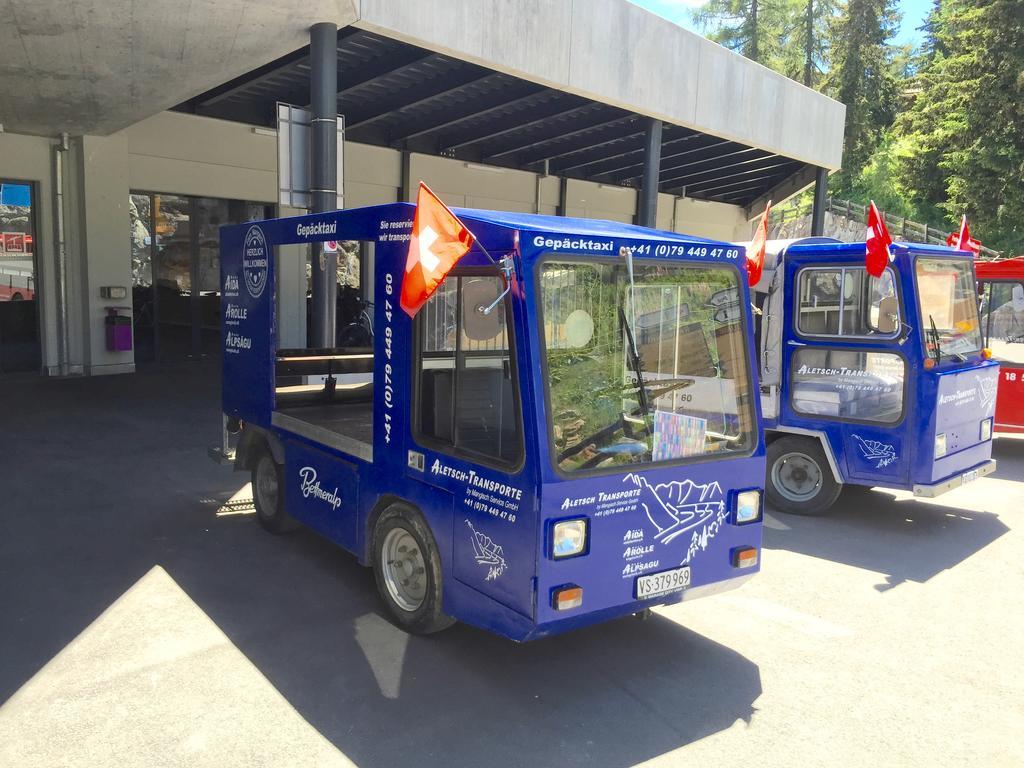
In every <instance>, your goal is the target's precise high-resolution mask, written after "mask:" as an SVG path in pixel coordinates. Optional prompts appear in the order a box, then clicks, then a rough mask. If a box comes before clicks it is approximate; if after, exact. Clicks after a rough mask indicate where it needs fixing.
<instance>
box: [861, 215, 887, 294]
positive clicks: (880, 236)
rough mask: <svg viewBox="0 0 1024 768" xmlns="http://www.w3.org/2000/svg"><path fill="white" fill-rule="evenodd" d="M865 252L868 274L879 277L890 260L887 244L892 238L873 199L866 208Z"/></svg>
mask: <svg viewBox="0 0 1024 768" xmlns="http://www.w3.org/2000/svg"><path fill="white" fill-rule="evenodd" d="M866 245H867V253H866V254H865V255H864V264H865V266H866V267H867V269H868V274H869V275H871V276H872V277H881V276H882V273H883V272H884V271H885V268H886V266H887V265H888V264H889V262H890V261H891V260H892V254H891V253H889V246H890V245H892V238H891V237H889V230H888V229H887V228H886V226H885V219H883V218H882V214H880V213H879V212H878V208H876V207H875V201H874V200H872V201H871V207H870V208H869V209H868V234H867V243H866Z"/></svg>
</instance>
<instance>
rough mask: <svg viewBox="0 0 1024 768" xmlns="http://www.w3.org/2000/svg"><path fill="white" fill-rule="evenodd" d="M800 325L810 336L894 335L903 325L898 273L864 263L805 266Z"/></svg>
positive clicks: (802, 277)
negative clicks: (877, 273) (873, 271)
mask: <svg viewBox="0 0 1024 768" xmlns="http://www.w3.org/2000/svg"><path fill="white" fill-rule="evenodd" d="M799 281H800V287H799V297H800V303H799V310H798V317H797V327H798V328H799V330H800V332H801V333H803V334H804V335H807V336H855V337H870V336H894V335H896V334H897V333H898V332H899V329H900V307H899V296H898V294H897V292H896V275H895V273H894V272H893V271H892V270H891V269H889V268H886V270H885V272H883V273H882V276H881V277H879V278H875V277H872V276H871V275H869V274H868V272H867V270H866V269H865V268H864V267H838V268H835V269H804V270H801V271H800V274H799Z"/></svg>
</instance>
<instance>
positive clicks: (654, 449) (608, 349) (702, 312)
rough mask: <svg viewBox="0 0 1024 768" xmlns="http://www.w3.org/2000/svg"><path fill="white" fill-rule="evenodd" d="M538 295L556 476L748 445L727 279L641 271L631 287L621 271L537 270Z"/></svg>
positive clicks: (668, 269)
mask: <svg viewBox="0 0 1024 768" xmlns="http://www.w3.org/2000/svg"><path fill="white" fill-rule="evenodd" d="M540 285H541V305H542V306H541V310H542V318H543V327H544V333H545V344H546V347H547V367H548V371H547V378H548V382H549V383H548V398H549V411H550V414H551V418H552V425H551V430H552V435H553V437H554V450H555V454H556V455H555V462H556V464H557V465H558V466H559V468H560V469H562V470H563V471H566V472H575V471H581V470H588V469H597V468H602V467H609V466H617V465H639V464H646V463H651V462H657V461H668V460H676V459H681V458H684V457H688V456H700V455H706V454H710V453H718V452H723V453H724V452H742V451H747V450H749V449H750V448H751V447H752V446H753V444H754V441H755V440H756V430H755V426H754V415H753V411H752V400H751V397H750V384H749V381H750V379H749V371H748V368H747V357H746V343H745V333H746V326H745V322H744V318H745V312H744V311H743V308H742V306H741V302H740V295H741V292H740V287H739V284H738V282H737V278H736V275H735V273H733V271H732V270H727V269H721V268H705V267H698V266H693V265H657V266H655V265H647V264H639V265H634V280H633V284H632V285H630V283H629V280H628V277H627V275H626V270H625V268H624V267H623V266H622V265H618V264H605V263H598V264H593V263H587V264H583V263H573V262H547V263H545V264H544V265H543V266H542V268H541V279H540ZM631 335H632V338H633V340H635V342H636V352H637V354H636V357H634V355H633V351H632V344H631V341H630V336H631ZM641 378H642V380H643V389H642V390H641V388H640V387H639V386H638V381H639V380H640V379H641Z"/></svg>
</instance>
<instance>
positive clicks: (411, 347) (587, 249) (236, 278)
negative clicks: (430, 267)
mask: <svg viewBox="0 0 1024 768" xmlns="http://www.w3.org/2000/svg"><path fill="white" fill-rule="evenodd" d="M414 212H415V207H414V206H412V205H409V204H405V203H395V204H390V205H383V206H375V207H369V208H361V209H354V210H344V211H336V212H332V213H326V214H318V215H310V216H302V217H297V218H286V219H276V220H269V221H261V222H252V223H249V224H244V225H240V226H234V227H225V228H224V229H222V231H221V262H220V263H221V269H222V283H223V321H224V327H223V342H224V376H223V387H224V389H223V410H224V413H225V418H226V422H227V424H228V425H229V427H230V428H231V429H232V430H236V431H237V430H240V434H239V435H238V438H237V440H238V444H237V451H236V456H235V465H236V468H238V469H243V470H246V471H249V472H251V473H252V479H253V495H254V499H255V504H256V508H257V516H258V518H259V519H260V521H261V522H262V523H263V525H264V526H265V527H267V528H269V529H271V530H282V529H284V528H287V527H288V526H289V525H290V524H291V523H292V521H299V522H301V523H303V524H305V525H307V526H309V527H310V528H312V529H314V530H315V531H317V532H319V533H321V534H323V535H324V536H326V537H327V538H329V539H330V540H332V541H334V542H336V543H337V544H339V545H340V546H342V547H343V548H345V549H347V550H349V551H350V552H353V553H355V555H356V556H357V557H358V559H359V561H360V562H361V563H362V564H364V565H367V566H372V567H373V568H374V570H375V574H376V578H377V586H378V590H379V592H380V594H381V597H382V600H383V602H384V603H385V605H386V607H387V608H388V610H389V612H390V614H391V616H392V617H393V618H394V620H395V621H396V623H398V624H399V625H400V626H402V627H404V628H406V629H407V630H410V631H414V632H430V631H435V630H438V629H441V628H443V627H444V626H446V625H447V624H449V623H450V622H451V621H452V620H453V619H454V620H459V621H464V622H467V623H470V624H473V625H476V626H478V627H483V628H486V629H488V630H491V631H494V632H496V633H499V634H501V635H504V636H506V637H509V638H512V639H515V640H528V639H531V638H535V637H540V636H543V635H548V634H552V633H555V632H560V631H564V630H567V629H570V628H573V627H578V626H582V625H586V624H591V623H594V622H597V621H601V620H605V619H611V618H614V617H617V616H623V615H627V614H632V613H636V612H640V611H642V610H644V609H646V608H649V607H651V606H654V605H659V604H666V603H674V602H678V601H680V600H683V599H689V598H693V597H697V596H700V595H705V594H709V593H712V592H717V591H720V590H723V589H728V588H731V587H734V586H737V585H738V584H740V583H741V582H742V581H744V580H745V579H746V578H748V577H749V576H751V575H752V574H753V573H755V572H756V571H757V570H758V568H759V565H758V553H759V549H760V545H761V514H762V513H761V507H762V503H761V489H762V482H763V479H764V446H763V440H762V438H761V436H760V430H759V426H758V425H759V412H758V403H757V399H756V397H754V393H755V392H756V391H757V389H756V387H757V382H756V374H755V366H754V361H755V358H754V347H753V336H752V329H751V325H750V320H749V313H748V312H747V311H746V307H747V306H748V305H749V300H750V297H749V293H748V289H747V286H746V276H745V273H744V272H743V266H742V265H743V260H744V251H743V249H742V248H740V247H737V246H733V245H729V244H726V243H717V242H711V241H706V240H699V239H695V238H688V237H684V236H681V235H675V234H671V233H664V232H658V231H654V230H649V229H644V228H640V227H635V226H629V225H622V224H614V223H610V222H599V221H585V220H577V219H570V218H561V217H549V216H536V215H520V214H512V213H497V212H489V211H474V210H456V214H457V215H458V216H459V217H460V219H461V220H462V221H463V222H464V223H465V225H466V226H467V227H469V228H470V229H471V230H472V232H473V234H474V235H475V238H476V240H477V243H478V244H480V243H482V244H483V246H484V247H485V248H486V251H487V252H489V254H490V255H491V257H493V259H494V260H495V261H502V260H503V259H506V258H507V259H509V261H508V262H506V263H508V264H511V267H510V270H509V272H508V273H507V277H506V273H504V272H503V271H502V270H501V269H499V267H498V266H496V264H495V261H491V258H490V257H488V256H487V255H485V254H484V252H483V251H482V250H481V249H480V247H479V245H477V246H475V247H474V248H473V249H472V250H471V251H470V252H469V253H467V254H466V255H465V256H464V257H463V258H462V259H461V261H459V262H458V264H457V266H456V268H455V269H454V270H453V271H452V272H450V273H449V274H448V276H447V278H446V280H445V281H444V282H443V283H442V284H441V285H440V287H439V288H438V290H437V291H436V292H435V293H434V294H433V295H432V296H431V297H430V299H429V301H428V302H427V303H426V304H425V305H424V306H423V307H422V309H420V311H419V312H418V313H417V314H416V316H415V317H414V318H410V317H409V316H408V315H406V313H405V312H403V311H402V310H401V309H400V308H399V303H398V296H399V292H400V288H401V284H402V280H403V276H404V274H405V267H406V257H407V251H408V248H409V239H410V230H411V226H412V223H413V216H414ZM325 241H334V242H338V246H339V247H341V248H343V249H345V250H346V252H349V253H353V254H355V253H358V254H359V258H360V259H362V260H363V263H362V265H361V266H362V269H361V270H357V271H361V272H362V274H364V275H367V276H368V278H367V279H368V280H372V285H370V286H364V289H372V290H370V291H369V293H370V295H371V297H372V302H373V309H372V314H373V322H372V346H369V347H364V348H352V347H346V348H333V349H319V350H310V349H280V348H278V344H277V337H276V333H277V331H276V328H277V323H276V313H277V308H276V298H275V286H277V285H278V281H277V280H276V278H275V266H276V264H277V263H278V260H280V259H284V258H286V256H284V255H281V254H278V255H275V252H276V249H277V246H280V245H285V244H294V243H308V244H310V250H311V259H312V262H313V264H314V268H317V267H316V265H317V263H318V260H319V254H320V253H321V252H322V249H323V248H324V242H325ZM369 276H372V277H369ZM304 288H305V287H304V286H300V287H299V288H298V292H299V293H300V295H299V296H295V297H292V298H293V299H296V300H297V301H298V302H300V303H301V302H302V301H303V300H304V299H305V293H304Z"/></svg>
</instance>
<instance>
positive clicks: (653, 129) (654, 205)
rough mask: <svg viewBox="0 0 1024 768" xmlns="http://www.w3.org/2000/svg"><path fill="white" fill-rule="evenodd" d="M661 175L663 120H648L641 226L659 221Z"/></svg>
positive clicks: (641, 193)
mask: <svg viewBox="0 0 1024 768" xmlns="http://www.w3.org/2000/svg"><path fill="white" fill-rule="evenodd" d="M660 177H661V120H655V119H654V118H653V117H651V118H648V120H647V136H646V140H645V142H644V180H643V186H642V187H641V188H640V200H639V206H638V207H639V208H640V210H639V212H638V213H639V215H638V216H637V223H638V224H639V225H640V226H641V227H653V226H655V225H656V224H657V222H658V181H659V179H660Z"/></svg>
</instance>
